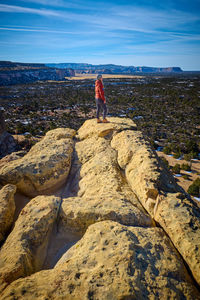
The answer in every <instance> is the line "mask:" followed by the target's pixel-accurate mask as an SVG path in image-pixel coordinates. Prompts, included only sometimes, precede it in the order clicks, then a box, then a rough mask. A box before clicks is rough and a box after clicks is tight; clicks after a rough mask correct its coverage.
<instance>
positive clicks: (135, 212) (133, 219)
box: [60, 195, 153, 235]
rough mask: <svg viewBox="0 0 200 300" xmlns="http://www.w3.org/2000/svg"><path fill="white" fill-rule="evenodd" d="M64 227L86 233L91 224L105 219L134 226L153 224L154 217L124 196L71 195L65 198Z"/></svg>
mask: <svg viewBox="0 0 200 300" xmlns="http://www.w3.org/2000/svg"><path fill="white" fill-rule="evenodd" d="M60 219H61V222H62V227H63V228H66V229H71V230H72V231H74V232H76V233H79V234H82V235H83V234H84V233H85V231H86V229H87V228H88V226H89V225H91V224H93V223H96V222H100V221H103V220H113V221H117V222H119V223H121V224H125V225H132V226H144V227H145V226H147V227H148V226H151V225H152V223H153V222H152V219H151V218H150V217H149V216H148V215H146V214H144V212H142V211H140V210H139V209H138V208H137V207H134V206H133V205H132V204H131V203H130V202H128V201H127V199H126V198H125V197H124V198H123V196H121V198H120V196H118V197H112V195H110V197H109V196H108V197H103V196H102V197H101V196H100V197H99V198H98V197H94V198H85V197H84V198H81V197H71V198H66V199H63V203H62V210H61V213H60Z"/></svg>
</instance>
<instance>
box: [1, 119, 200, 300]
mask: <svg viewBox="0 0 200 300" xmlns="http://www.w3.org/2000/svg"><path fill="white" fill-rule="evenodd" d="M0 183H1V186H2V188H1V190H0V224H1V231H0V238H1V244H2V246H1V249H0V293H1V296H0V299H71V300H72V299H73V300H74V299H75V300H76V299H77V300H80V299H81V300H82V299H83V300H84V299H90V300H92V299H94V300H102V299H105V300H106V299H107V300H117V299H120V300H128V299H141V300H143V299H162V298H163V299H191V300H193V299H200V211H199V208H198V207H197V206H196V204H195V203H193V201H192V200H191V199H190V198H188V196H187V195H185V194H184V191H183V190H182V189H181V188H180V187H179V186H178V185H177V184H176V182H175V181H174V179H173V177H172V175H171V174H170V173H169V172H168V171H167V170H166V169H165V167H164V166H163V165H162V164H161V162H160V161H159V158H158V157H157V155H156V153H155V152H154V151H153V150H152V149H151V147H150V144H149V142H148V141H146V140H145V139H144V137H143V136H142V133H141V132H139V131H138V130H137V128H136V125H135V124H134V123H133V122H132V121H131V120H130V119H123V118H110V123H107V124H97V123H96V120H94V119H92V120H88V121H86V122H85V123H84V124H83V126H82V127H81V128H80V129H79V130H78V132H75V131H74V130H73V129H67V128H59V129H55V130H52V131H49V132H48V133H47V134H46V136H45V137H44V138H43V139H42V140H41V141H40V142H38V143H37V144H36V145H35V146H33V147H32V149H31V150H30V151H29V153H27V154H26V155H25V156H24V157H22V158H17V156H16V159H15V160H13V161H10V162H9V163H8V164H7V165H5V166H3V167H1V169H0Z"/></svg>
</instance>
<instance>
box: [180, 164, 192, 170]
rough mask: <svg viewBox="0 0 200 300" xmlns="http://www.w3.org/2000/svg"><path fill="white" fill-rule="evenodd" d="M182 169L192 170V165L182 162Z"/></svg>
mask: <svg viewBox="0 0 200 300" xmlns="http://www.w3.org/2000/svg"><path fill="white" fill-rule="evenodd" d="M181 169H182V170H184V171H191V167H190V166H189V165H188V164H182V165H181Z"/></svg>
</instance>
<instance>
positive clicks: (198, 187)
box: [188, 178, 200, 197]
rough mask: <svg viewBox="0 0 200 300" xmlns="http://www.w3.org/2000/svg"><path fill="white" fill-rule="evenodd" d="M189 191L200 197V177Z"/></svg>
mask: <svg viewBox="0 0 200 300" xmlns="http://www.w3.org/2000/svg"><path fill="white" fill-rule="evenodd" d="M188 193H189V194H190V195H192V196H197V197H200V178H197V179H196V180H194V181H193V183H192V184H191V185H190V186H189V188H188Z"/></svg>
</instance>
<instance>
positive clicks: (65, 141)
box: [0, 128, 75, 196]
mask: <svg viewBox="0 0 200 300" xmlns="http://www.w3.org/2000/svg"><path fill="white" fill-rule="evenodd" d="M74 135H75V130H73V129H67V128H66V129H64V128H63V129H56V130H52V131H49V132H48V133H47V134H46V136H45V137H44V138H43V139H42V140H41V141H40V142H39V143H37V144H36V145H34V146H33V147H32V148H31V150H30V151H29V152H28V153H27V154H26V155H25V156H24V157H22V158H20V159H18V160H15V161H13V162H12V163H10V164H9V165H8V166H4V167H2V168H1V169H0V182H2V183H3V184H6V183H12V184H15V185H16V186H17V188H18V189H19V190H20V191H21V192H22V193H24V194H26V195H28V196H36V195H38V194H42V193H44V192H45V191H47V190H49V189H52V188H56V187H59V186H61V185H62V184H63V183H64V182H65V180H66V178H67V176H68V173H69V170H70V167H71V157H72V152H73V140H72V138H73V136H74Z"/></svg>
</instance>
